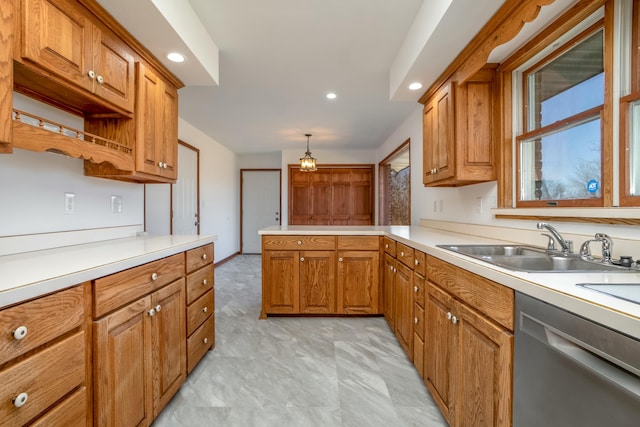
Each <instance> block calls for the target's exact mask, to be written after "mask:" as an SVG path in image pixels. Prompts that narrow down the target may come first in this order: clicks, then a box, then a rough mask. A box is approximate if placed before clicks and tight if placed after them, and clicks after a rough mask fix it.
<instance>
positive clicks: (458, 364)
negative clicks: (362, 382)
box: [424, 257, 513, 426]
mask: <svg viewBox="0 0 640 427" xmlns="http://www.w3.org/2000/svg"><path fill="white" fill-rule="evenodd" d="M427 272H428V273H427V276H428V281H427V284H426V293H425V298H426V301H425V314H426V320H425V324H426V325H425V328H426V329H425V351H424V379H425V383H426V385H427V388H428V389H429V391H430V392H431V395H432V396H433V398H434V400H435V401H436V403H437V404H438V407H439V408H440V410H441V411H442V413H443V415H444V417H445V418H446V419H447V421H448V423H449V425H451V426H509V425H511V409H512V399H511V396H512V371H513V369H512V368H513V366H512V365H513V362H512V360H513V290H512V289H509V288H506V287H504V286H501V285H499V284H497V283H495V282H491V281H489V280H487V279H484V278H482V277H480V276H476V275H474V274H472V273H469V272H467V271H465V270H462V269H460V268H458V267H455V266H453V265H451V264H448V263H446V262H444V261H441V260H439V259H437V258H434V257H428V260H427Z"/></svg>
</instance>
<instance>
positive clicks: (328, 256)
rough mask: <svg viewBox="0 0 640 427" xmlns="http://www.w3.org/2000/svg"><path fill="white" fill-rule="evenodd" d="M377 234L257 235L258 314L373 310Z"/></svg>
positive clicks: (375, 308)
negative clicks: (259, 268) (259, 251)
mask: <svg viewBox="0 0 640 427" xmlns="http://www.w3.org/2000/svg"><path fill="white" fill-rule="evenodd" d="M379 247H380V239H379V237H378V236H302V235H300V236H263V237H262V249H263V250H262V313H261V315H260V317H261V318H263V319H264V318H265V317H266V316H267V315H269V314H379V312H380V310H379V301H378V298H379V295H378V293H379V290H378V287H379V279H378V277H379V264H380V252H379Z"/></svg>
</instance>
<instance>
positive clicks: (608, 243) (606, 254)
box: [595, 233, 613, 264]
mask: <svg viewBox="0 0 640 427" xmlns="http://www.w3.org/2000/svg"><path fill="white" fill-rule="evenodd" d="M595 238H596V241H598V242H602V262H603V263H604V264H611V248H612V247H613V241H612V240H611V237H609V236H607V235H606V234H604V233H596V235H595Z"/></svg>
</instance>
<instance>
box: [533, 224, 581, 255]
mask: <svg viewBox="0 0 640 427" xmlns="http://www.w3.org/2000/svg"><path fill="white" fill-rule="evenodd" d="M536 227H537V228H538V230H547V231H548V232H549V233H550V234H551V236H553V238H554V239H555V240H556V241H557V242H558V245H559V246H560V248H562V253H563V254H569V253H571V251H572V249H573V242H572V241H571V240H565V238H564V237H562V235H561V234H560V232H558V230H556V229H555V228H554V227H553V226H552V225H551V224H547V223H546V222H539V223H538V224H537V225H536Z"/></svg>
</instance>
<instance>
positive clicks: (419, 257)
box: [412, 250, 426, 378]
mask: <svg viewBox="0 0 640 427" xmlns="http://www.w3.org/2000/svg"><path fill="white" fill-rule="evenodd" d="M414 257H415V259H414V261H413V265H414V272H413V289H412V290H413V365H414V366H415V367H416V369H417V370H418V373H419V374H420V376H421V377H422V378H424V352H425V344H424V336H425V305H424V302H425V298H424V293H425V286H426V279H425V276H426V254H425V253H424V252H420V251H419V250H415V251H414Z"/></svg>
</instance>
